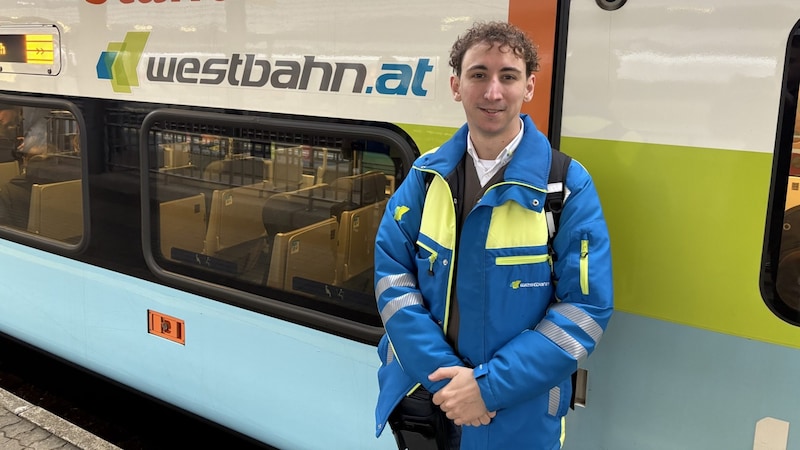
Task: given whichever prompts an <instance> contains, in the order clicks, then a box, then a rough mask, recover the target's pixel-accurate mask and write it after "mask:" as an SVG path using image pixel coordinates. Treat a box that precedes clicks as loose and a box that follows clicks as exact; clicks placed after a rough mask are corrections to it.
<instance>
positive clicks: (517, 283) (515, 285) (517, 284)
mask: <svg viewBox="0 0 800 450" xmlns="http://www.w3.org/2000/svg"><path fill="white" fill-rule="evenodd" d="M510 286H511V289H522V288H538V287H547V286H550V282H549V281H522V280H514V281H512V282H511V285H510Z"/></svg>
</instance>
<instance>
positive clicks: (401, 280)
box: [375, 273, 417, 298]
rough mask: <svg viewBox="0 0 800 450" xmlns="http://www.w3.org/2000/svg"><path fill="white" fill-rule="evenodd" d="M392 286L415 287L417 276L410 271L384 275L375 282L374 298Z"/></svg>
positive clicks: (379, 296)
mask: <svg viewBox="0 0 800 450" xmlns="http://www.w3.org/2000/svg"><path fill="white" fill-rule="evenodd" d="M392 286H402V287H417V278H416V277H415V276H414V275H411V274H410V273H401V274H397V275H386V276H385V277H383V278H381V279H380V280H378V283H377V284H376V287H375V298H381V295H382V294H383V293H384V292H386V290H387V289H389V288H390V287H392Z"/></svg>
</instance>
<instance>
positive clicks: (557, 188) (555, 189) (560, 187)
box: [547, 183, 572, 201]
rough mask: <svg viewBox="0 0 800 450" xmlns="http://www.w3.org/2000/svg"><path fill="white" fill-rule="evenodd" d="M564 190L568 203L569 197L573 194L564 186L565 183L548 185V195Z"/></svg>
mask: <svg viewBox="0 0 800 450" xmlns="http://www.w3.org/2000/svg"><path fill="white" fill-rule="evenodd" d="M562 190H563V191H564V201H566V200H567V197H569V194H571V193H572V192H571V191H570V190H569V189H568V188H567V187H566V186H565V185H564V183H547V193H548V194H552V193H555V192H561V191H562Z"/></svg>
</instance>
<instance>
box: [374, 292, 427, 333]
mask: <svg viewBox="0 0 800 450" xmlns="http://www.w3.org/2000/svg"><path fill="white" fill-rule="evenodd" d="M421 304H422V294H420V293H419V292H409V293H408V294H403V295H401V296H400V297H397V298H396V299H394V300H392V301H390V302H388V303H387V304H386V305H385V306H384V307H383V309H382V310H381V320H383V323H384V325H385V324H386V323H388V322H389V319H391V318H392V316H394V313H396V312H397V311H400V310H401V309H403V308H405V307H406V306H414V305H421Z"/></svg>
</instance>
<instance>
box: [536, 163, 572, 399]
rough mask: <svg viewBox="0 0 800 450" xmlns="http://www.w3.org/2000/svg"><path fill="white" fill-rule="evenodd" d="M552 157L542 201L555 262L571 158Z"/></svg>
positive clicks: (549, 245)
mask: <svg viewBox="0 0 800 450" xmlns="http://www.w3.org/2000/svg"><path fill="white" fill-rule="evenodd" d="M552 154H553V156H552V159H551V161H550V175H549V176H548V177H547V197H545V201H544V212H545V215H546V216H547V232H548V233H549V235H548V238H547V251H548V252H549V253H550V257H551V258H552V259H553V262H555V261H556V260H557V259H558V258H557V255H556V253H555V250H553V238H554V237H555V235H556V232H557V231H558V222H559V221H560V219H561V210H563V209H564V200H565V196H566V194H565V191H566V180H567V171H568V170H569V164H570V163H571V162H572V158H570V157H569V155H566V154H564V153H561V152H560V151H558V150H556V149H552ZM577 379H578V372H577V371H575V372H573V373H572V376H571V377H570V382H571V384H572V396H571V397H570V399H569V407H570V408H571V409H575V388H576V385H577Z"/></svg>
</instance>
